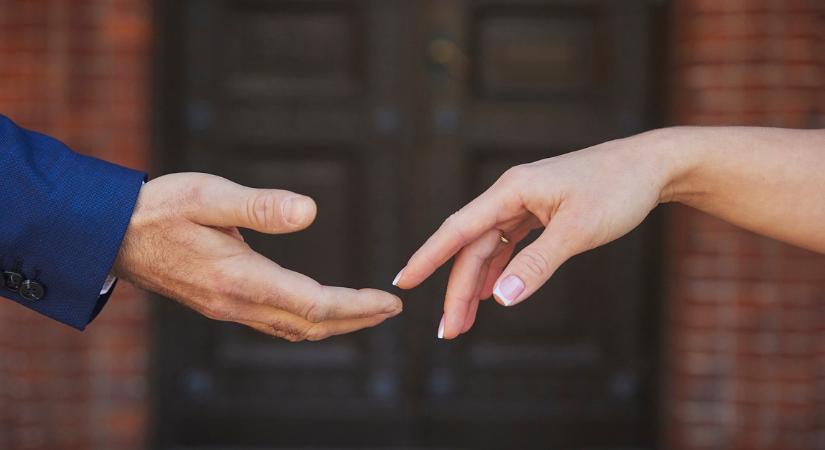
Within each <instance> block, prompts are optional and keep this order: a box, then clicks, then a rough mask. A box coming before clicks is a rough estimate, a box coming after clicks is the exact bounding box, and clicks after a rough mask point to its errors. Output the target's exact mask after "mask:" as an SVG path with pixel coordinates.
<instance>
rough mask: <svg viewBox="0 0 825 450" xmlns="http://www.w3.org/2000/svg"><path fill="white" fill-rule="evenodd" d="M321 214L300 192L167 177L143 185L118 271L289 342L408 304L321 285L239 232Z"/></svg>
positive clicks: (280, 229) (355, 326) (290, 228)
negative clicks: (271, 256) (261, 251)
mask: <svg viewBox="0 0 825 450" xmlns="http://www.w3.org/2000/svg"><path fill="white" fill-rule="evenodd" d="M315 215H316V206H315V203H314V202H313V201H312V200H311V199H310V198H308V197H305V196H302V195H298V194H295V193H292V192H288V191H282V190H271V189H267V190H265V189H251V188H247V187H244V186H240V185H238V184H235V183H233V182H231V181H229V180H226V179H223V178H220V177H216V176H212V175H207V174H199V173H180V174H172V175H166V176H163V177H160V178H157V179H155V180H152V181H150V182H149V183H147V184H146V185H144V186H143V188H142V189H141V192H140V195H139V198H138V202H137V205H136V207H135V212H134V214H133V216H132V219H131V222H130V224H129V228H128V230H127V232H126V236H125V238H124V241H123V245H122V246H121V249H120V253H119V255H118V257H117V261H116V263H115V274H116V275H117V276H118V277H120V278H123V279H126V280H128V281H131V282H132V283H134V284H135V285H137V286H138V287H141V288H143V289H146V290H149V291H152V292H156V293H158V294H161V295H163V296H166V297H169V298H172V299H175V300H177V301H179V302H180V303H182V304H183V305H185V306H187V307H189V308H192V309H193V310H195V311H197V312H199V313H201V314H203V315H204V316H206V317H209V318H211V319H216V320H222V321H232V322H237V323H241V324H244V325H247V326H249V327H251V328H254V329H256V330H258V331H261V332H263V333H267V334H270V335H273V336H276V337H279V338H283V339H287V340H289V341H301V340H320V339H324V338H326V337H329V336H332V335H337V334H343V333H349V332H352V331H356V330H359V329H362V328H366V327H371V326H374V325H377V324H379V323H381V322H383V321H384V320H386V319H387V318H389V317H393V316H395V315H397V314H398V313H400V312H401V309H402V306H401V301H400V300H399V299H398V298H397V297H395V296H393V295H391V294H389V293H386V292H383V291H379V290H373V289H361V290H355V289H348V288H341V287H330V286H322V285H320V284H319V283H317V282H316V281H314V280H312V279H311V278H309V277H307V276H305V275H302V274H299V273H296V272H292V271H289V270H287V269H284V268H282V267H280V266H279V265H277V264H276V263H274V262H272V261H270V260H269V259H267V258H265V257H264V256H262V255H260V254H258V253H256V252H255V251H254V250H252V249H251V248H250V247H249V245H247V244H246V243H245V242H244V240H243V237H242V236H241V234H240V232H239V231H238V227H240V228H248V229H252V230H256V231H259V232H262V233H269V234H281V233H292V232H296V231H300V230H302V229H304V228H306V227H307V226H309V225H310V224H311V223H312V222H313V220H314V219H315Z"/></svg>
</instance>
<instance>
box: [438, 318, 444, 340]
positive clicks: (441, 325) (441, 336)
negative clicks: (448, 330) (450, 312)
mask: <svg viewBox="0 0 825 450" xmlns="http://www.w3.org/2000/svg"><path fill="white" fill-rule="evenodd" d="M438 338H439V339H444V316H441V323H439V324H438Z"/></svg>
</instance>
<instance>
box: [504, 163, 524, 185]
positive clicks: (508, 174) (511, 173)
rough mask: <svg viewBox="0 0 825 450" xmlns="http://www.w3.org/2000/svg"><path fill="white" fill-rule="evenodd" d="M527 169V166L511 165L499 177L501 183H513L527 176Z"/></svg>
mask: <svg viewBox="0 0 825 450" xmlns="http://www.w3.org/2000/svg"><path fill="white" fill-rule="evenodd" d="M528 171H529V169H528V168H527V166H524V165H521V166H513V167H511V168H509V169H507V170H506V171H505V172H504V173H503V174H502V175H501V177H500V178H499V181H500V182H501V183H513V182H518V181H522V180H524V178H526V177H527V172H528Z"/></svg>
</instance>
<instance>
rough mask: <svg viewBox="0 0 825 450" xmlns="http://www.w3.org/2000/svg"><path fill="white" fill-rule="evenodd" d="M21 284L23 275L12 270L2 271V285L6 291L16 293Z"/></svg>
mask: <svg viewBox="0 0 825 450" xmlns="http://www.w3.org/2000/svg"><path fill="white" fill-rule="evenodd" d="M22 285H23V275H20V274H19V273H17V272H12V271H6V272H3V287H5V288H6V290H7V291H9V292H14V293H18V292H20V286H22Z"/></svg>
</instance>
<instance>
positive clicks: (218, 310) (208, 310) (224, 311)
mask: <svg viewBox="0 0 825 450" xmlns="http://www.w3.org/2000/svg"><path fill="white" fill-rule="evenodd" d="M199 312H200V313H201V314H203V315H204V316H205V317H207V318H209V319H212V320H221V321H231V320H232V318H233V317H234V316H235V314H234V310H233V309H232V308H231V306H230V305H229V304H228V303H227V302H225V301H223V300H222V299H219V298H207V299H205V300H204V301H203V302H202V303H201V305H200V309H199Z"/></svg>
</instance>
